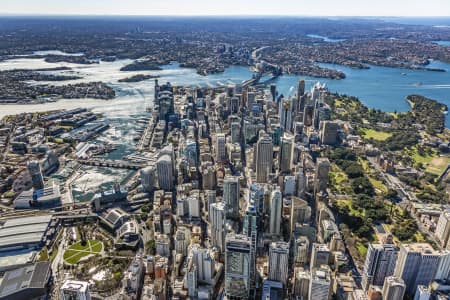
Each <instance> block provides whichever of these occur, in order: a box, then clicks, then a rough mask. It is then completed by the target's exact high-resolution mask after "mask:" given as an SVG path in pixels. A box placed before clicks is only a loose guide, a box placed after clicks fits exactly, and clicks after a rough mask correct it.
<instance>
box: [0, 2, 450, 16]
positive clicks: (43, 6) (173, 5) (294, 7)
mask: <svg viewBox="0 0 450 300" xmlns="http://www.w3.org/2000/svg"><path fill="white" fill-rule="evenodd" d="M0 14H6V15H22V14H24V15H136V16H138V15H140V16H143V15H149V16H150V15H155V16H157V15H164V16H238V15H242V16H258V15H261V16H264V15H266V16H399V17H401V16H405V17H415V16H421V17H443V16H450V2H448V1H445V0H430V1H427V2H425V1H422V0H412V1H405V0H400V1H395V2H392V1H388V0H380V1H377V2H376V3H375V2H372V3H364V4H362V3H361V1H357V0H345V1H339V2H337V3H336V1H330V0H318V1H315V2H308V1H292V0H281V1H277V2H273V3H264V4H261V3H260V2H258V1H255V0H250V1H246V2H245V3H242V2H240V1H237V0H231V1H227V2H226V3H225V2H223V3H221V2H216V1H214V2H211V1H205V0H199V1H182V0H168V1H152V2H150V1H144V0H130V1H127V2H126V3H125V2H121V1H117V0H112V1H107V0H99V1H95V2H92V1H87V0H79V1H76V2H75V1H55V0H43V1H39V2H36V1H31V0H14V1H12V0H6V1H3V3H2V7H1V8H0Z"/></svg>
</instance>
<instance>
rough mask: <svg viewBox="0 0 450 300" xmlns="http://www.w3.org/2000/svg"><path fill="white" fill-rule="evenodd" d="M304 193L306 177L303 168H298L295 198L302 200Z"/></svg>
mask: <svg viewBox="0 0 450 300" xmlns="http://www.w3.org/2000/svg"><path fill="white" fill-rule="evenodd" d="M305 193H306V176H305V173H304V172H303V168H300V169H299V170H298V173H297V197H300V198H303V197H304V196H305Z"/></svg>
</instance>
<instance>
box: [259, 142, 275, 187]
mask: <svg viewBox="0 0 450 300" xmlns="http://www.w3.org/2000/svg"><path fill="white" fill-rule="evenodd" d="M255 161H256V182H259V183H266V182H267V178H268V176H269V174H270V173H271V172H272V164H273V144H272V139H271V138H270V135H267V134H263V135H262V136H261V137H260V139H259V140H258V143H257V144H256V160H255Z"/></svg>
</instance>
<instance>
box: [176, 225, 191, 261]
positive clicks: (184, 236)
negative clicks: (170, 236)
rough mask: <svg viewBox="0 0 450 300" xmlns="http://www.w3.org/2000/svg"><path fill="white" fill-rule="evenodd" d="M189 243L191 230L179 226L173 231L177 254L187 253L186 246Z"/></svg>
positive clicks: (184, 254)
mask: <svg viewBox="0 0 450 300" xmlns="http://www.w3.org/2000/svg"><path fill="white" fill-rule="evenodd" d="M190 243H191V231H190V230H189V229H188V228H186V227H184V226H179V227H178V228H177V232H176V233H175V251H176V253H177V254H182V255H183V256H186V255H187V250H188V246H189V244H190Z"/></svg>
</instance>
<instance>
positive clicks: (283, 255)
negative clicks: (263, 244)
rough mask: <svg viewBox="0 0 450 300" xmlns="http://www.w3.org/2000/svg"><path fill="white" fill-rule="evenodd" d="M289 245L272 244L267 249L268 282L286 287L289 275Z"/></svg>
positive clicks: (282, 243) (281, 243) (283, 243)
mask: <svg viewBox="0 0 450 300" xmlns="http://www.w3.org/2000/svg"><path fill="white" fill-rule="evenodd" d="M288 267H289V244H288V243H285V242H272V243H271V244H270V247H269V276H268V278H269V280H273V281H279V282H281V283H283V285H284V286H286V283H287V278H288V274H289V270H288Z"/></svg>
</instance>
